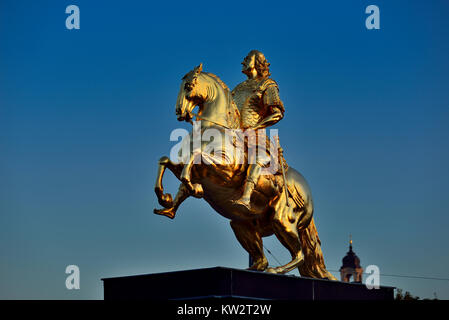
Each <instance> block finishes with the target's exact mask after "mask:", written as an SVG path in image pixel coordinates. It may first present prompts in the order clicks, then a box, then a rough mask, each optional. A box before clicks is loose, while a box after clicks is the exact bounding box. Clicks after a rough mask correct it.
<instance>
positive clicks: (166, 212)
mask: <svg viewBox="0 0 449 320" xmlns="http://www.w3.org/2000/svg"><path fill="white" fill-rule="evenodd" d="M189 196H190V193H189V190H187V187H186V186H185V185H184V184H183V183H181V184H180V185H179V190H178V193H177V194H176V197H175V201H174V202H173V207H170V208H164V209H154V210H153V212H154V213H155V214H159V215H162V216H166V217H169V218H170V219H174V218H175V215H176V211H177V210H178V207H179V206H180V205H181V203H182V202H183V201H184V200H185V199H187V198H188V197H189Z"/></svg>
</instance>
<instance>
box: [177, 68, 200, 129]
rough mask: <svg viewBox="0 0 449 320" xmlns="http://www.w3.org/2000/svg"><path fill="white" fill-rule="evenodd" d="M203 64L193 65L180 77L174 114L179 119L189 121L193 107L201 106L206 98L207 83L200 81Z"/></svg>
mask: <svg viewBox="0 0 449 320" xmlns="http://www.w3.org/2000/svg"><path fill="white" fill-rule="evenodd" d="M202 70H203V64H200V65H199V66H197V67H195V68H194V69H193V70H192V71H190V72H189V73H187V74H186V75H185V76H184V77H183V78H182V83H181V88H180V89H179V93H178V99H177V101H176V115H177V116H178V120H179V121H184V120H185V121H190V120H191V119H192V118H193V114H192V112H193V109H195V107H196V106H201V105H202V104H203V102H204V101H205V100H206V98H207V85H206V83H205V81H202V80H203V79H202V78H203V77H202V74H201V73H202Z"/></svg>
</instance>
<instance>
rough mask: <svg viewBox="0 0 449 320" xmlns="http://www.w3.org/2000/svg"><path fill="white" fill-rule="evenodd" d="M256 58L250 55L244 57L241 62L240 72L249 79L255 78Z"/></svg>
mask: <svg viewBox="0 0 449 320" xmlns="http://www.w3.org/2000/svg"><path fill="white" fill-rule="evenodd" d="M255 60H256V57H255V56H254V55H253V54H252V55H249V56H246V57H245V59H244V60H243V62H242V72H243V73H244V74H246V75H247V76H248V78H249V79H252V78H255V77H256V76H257V70H256V68H255V65H256V61H255Z"/></svg>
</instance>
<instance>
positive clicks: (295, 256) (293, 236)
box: [267, 205, 304, 273]
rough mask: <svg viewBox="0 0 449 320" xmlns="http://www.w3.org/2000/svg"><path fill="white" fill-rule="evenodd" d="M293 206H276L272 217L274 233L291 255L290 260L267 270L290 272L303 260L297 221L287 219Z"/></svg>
mask: <svg viewBox="0 0 449 320" xmlns="http://www.w3.org/2000/svg"><path fill="white" fill-rule="evenodd" d="M293 208H294V207H293V206H290V207H287V206H285V205H281V206H279V207H278V210H277V211H276V213H275V215H274V218H273V231H274V234H275V235H276V237H277V238H278V240H279V241H280V242H281V243H282V245H283V246H284V247H286V248H287V249H288V251H289V252H290V254H291V256H292V261H290V262H289V263H287V264H286V265H283V266H280V267H277V268H268V269H267V272H271V273H286V272H290V271H292V270H293V269H295V268H296V267H298V266H299V265H300V264H301V263H303V262H304V254H303V253H302V250H301V243H300V240H299V234H298V229H297V221H294V222H290V220H289V219H288V217H289V215H290V213H292V212H291V210H294V209H293Z"/></svg>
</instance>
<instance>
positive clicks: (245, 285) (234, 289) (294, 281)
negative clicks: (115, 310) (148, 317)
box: [102, 267, 394, 300]
mask: <svg viewBox="0 0 449 320" xmlns="http://www.w3.org/2000/svg"><path fill="white" fill-rule="evenodd" d="M102 280H103V286H104V299H105V300H116V299H128V300H130V299H138V300H142V299H148V300H184V299H185V300H199V299H211V298H212V299H214V298H231V299H268V300H394V288H393V287H385V286H381V287H380V288H379V289H371V290H369V289H368V288H367V287H366V286H365V285H364V284H361V283H346V282H340V281H331V280H322V279H312V278H304V277H298V276H293V275H279V274H270V273H265V272H257V271H248V270H240V269H231V268H224V267H215V268H206V269H195V270H185V271H175V272H165V273H155V274H146V275H136V276H126V277H117V278H104V279H102Z"/></svg>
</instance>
